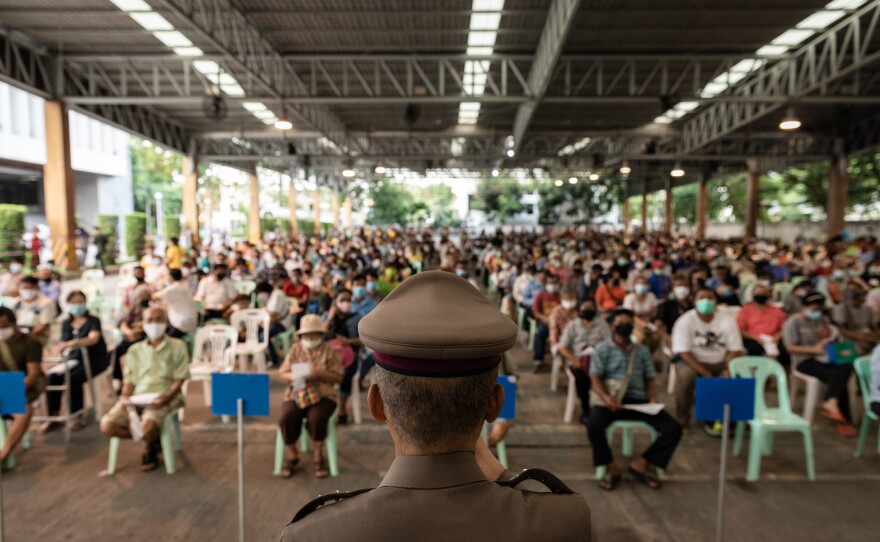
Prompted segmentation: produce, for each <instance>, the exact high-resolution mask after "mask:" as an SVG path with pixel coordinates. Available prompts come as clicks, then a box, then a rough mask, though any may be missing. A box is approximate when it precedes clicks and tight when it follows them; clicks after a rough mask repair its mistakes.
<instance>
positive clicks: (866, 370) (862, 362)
mask: <svg viewBox="0 0 880 542" xmlns="http://www.w3.org/2000/svg"><path fill="white" fill-rule="evenodd" d="M853 368H854V369H855V371H856V375H858V377H859V387H860V388H861V390H862V401H863V403H864V405H865V415H864V416H863V417H862V425H861V427H860V428H859V442H858V444H856V453H855V454H854V455H855V457H859V456H861V455H862V448H864V447H865V440H867V438H868V431H869V430H870V428H871V420H873V421H875V422H880V416H878V415H877V414H875V413H874V412H873V411H872V410H871V356H862V357H860V358H859V359H857V360H856V361H855V363H854V364H853ZM877 384H878V383H877V382H875V383H874V389H877ZM877 453H878V454H880V435H878V436H877Z"/></svg>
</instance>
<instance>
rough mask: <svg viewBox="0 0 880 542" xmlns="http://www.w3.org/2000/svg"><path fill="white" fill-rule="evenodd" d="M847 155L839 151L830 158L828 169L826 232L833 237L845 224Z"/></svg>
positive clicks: (847, 197)
mask: <svg viewBox="0 0 880 542" xmlns="http://www.w3.org/2000/svg"><path fill="white" fill-rule="evenodd" d="M848 164H849V157H848V156H847V155H846V154H844V153H840V154H837V155H835V156H834V157H833V158H832V159H831V167H830V168H829V169H828V204H827V205H826V213H827V216H828V222H827V223H826V226H827V230H826V234H827V235H828V237H829V238H830V237H834V236H835V235H838V234H840V232H842V231H843V229H844V227H845V226H846V219H845V217H846V206H847V204H848V203H849V172H848V171H847V166H848Z"/></svg>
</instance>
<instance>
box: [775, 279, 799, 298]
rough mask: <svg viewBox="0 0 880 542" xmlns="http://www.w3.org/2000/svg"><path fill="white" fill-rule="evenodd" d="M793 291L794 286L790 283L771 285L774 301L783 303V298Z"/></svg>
mask: <svg viewBox="0 0 880 542" xmlns="http://www.w3.org/2000/svg"><path fill="white" fill-rule="evenodd" d="M793 290H794V284H792V283H790V282H777V283H776V284H774V285H773V299H775V300H776V301H785V298H786V297H788V296H789V295H791V292H792V291H793Z"/></svg>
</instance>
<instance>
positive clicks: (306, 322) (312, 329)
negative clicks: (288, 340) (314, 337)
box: [296, 314, 324, 335]
mask: <svg viewBox="0 0 880 542" xmlns="http://www.w3.org/2000/svg"><path fill="white" fill-rule="evenodd" d="M306 333H320V334H322V335H323V334H324V324H323V322H321V317H320V316H318V315H317V314H307V315H305V316H303V317H302V320H301V321H300V323H299V329H298V330H297V332H296V334H297V335H305V334H306Z"/></svg>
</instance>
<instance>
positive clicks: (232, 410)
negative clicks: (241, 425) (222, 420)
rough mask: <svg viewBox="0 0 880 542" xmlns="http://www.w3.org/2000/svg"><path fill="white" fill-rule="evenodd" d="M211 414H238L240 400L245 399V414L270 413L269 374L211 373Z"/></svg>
mask: <svg viewBox="0 0 880 542" xmlns="http://www.w3.org/2000/svg"><path fill="white" fill-rule="evenodd" d="M211 395H213V401H212V404H211V414H213V415H215V416H220V415H224V414H225V415H228V416H235V415H237V414H238V400H239V399H243V400H244V415H245V416H268V415H269V375H267V374H265V373H261V374H239V373H228V374H224V373H214V374H212V375H211Z"/></svg>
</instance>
